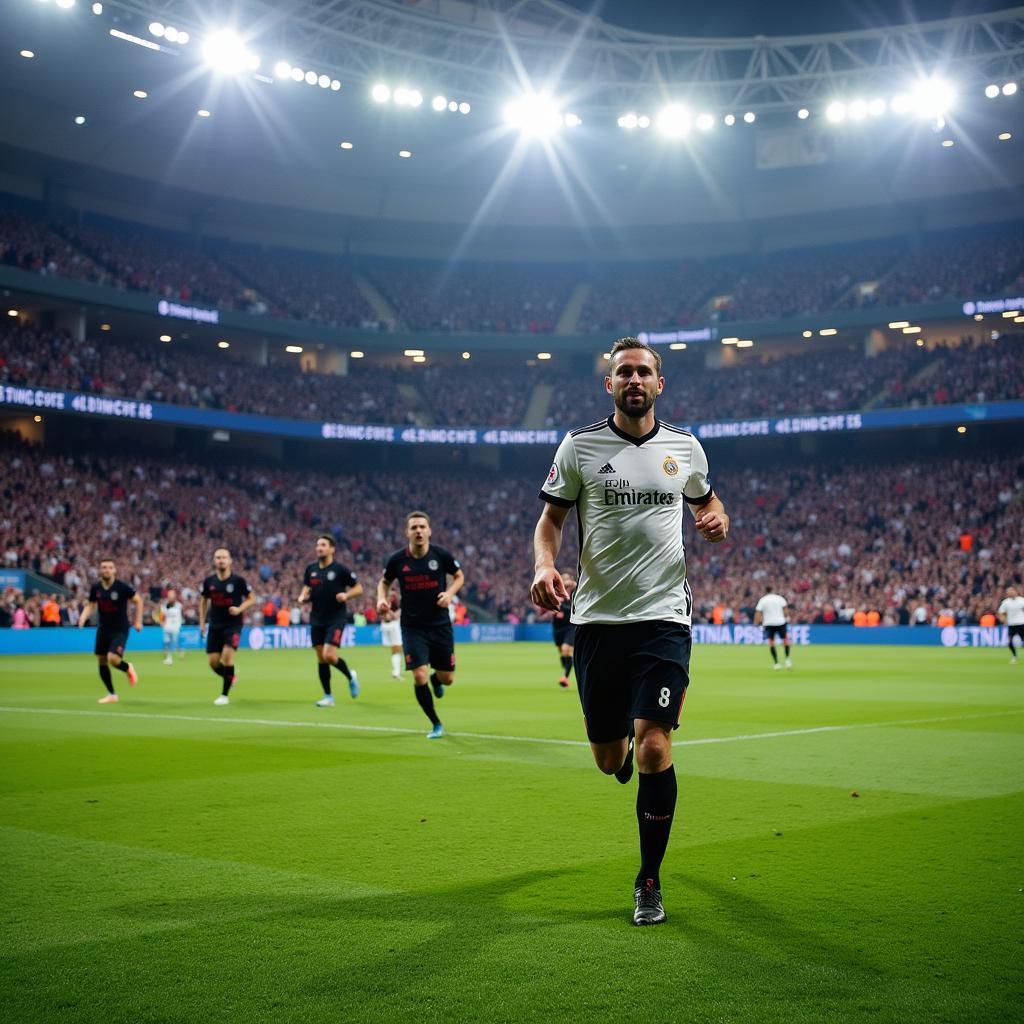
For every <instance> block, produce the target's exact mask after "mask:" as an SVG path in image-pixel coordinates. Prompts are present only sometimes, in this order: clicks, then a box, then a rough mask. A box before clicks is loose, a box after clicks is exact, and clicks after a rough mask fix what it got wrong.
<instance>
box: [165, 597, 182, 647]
mask: <svg viewBox="0 0 1024 1024" xmlns="http://www.w3.org/2000/svg"><path fill="white" fill-rule="evenodd" d="M181 621H182V608H181V602H180V601H179V600H178V595H177V594H176V593H175V592H174V591H173V590H168V591H167V596H166V597H165V598H164V600H163V603H162V604H161V605H160V625H161V627H162V628H163V633H164V664H165V665H173V664H174V658H173V657H172V655H174V654H176V655H178V657H179V658H180V657H181Z"/></svg>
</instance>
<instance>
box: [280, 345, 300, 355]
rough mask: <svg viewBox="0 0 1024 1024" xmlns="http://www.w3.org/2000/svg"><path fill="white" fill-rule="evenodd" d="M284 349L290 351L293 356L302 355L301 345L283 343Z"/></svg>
mask: <svg viewBox="0 0 1024 1024" xmlns="http://www.w3.org/2000/svg"><path fill="white" fill-rule="evenodd" d="M284 350H285V352H288V353H290V354H291V355H293V356H300V355H302V346H301V345H285V347H284Z"/></svg>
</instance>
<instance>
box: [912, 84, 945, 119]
mask: <svg viewBox="0 0 1024 1024" xmlns="http://www.w3.org/2000/svg"><path fill="white" fill-rule="evenodd" d="M955 95H956V94H955V93H954V91H953V87H952V86H951V85H950V84H949V83H948V82H945V81H943V80H942V79H941V78H927V79H924V80H923V81H920V82H918V83H917V84H916V85H915V86H914V88H913V89H911V91H910V104H911V109H912V110H913V112H914V114H916V115H917V116H918V117H925V118H929V119H933V120H937V119H938V118H941V117H942V115H943V114H945V113H946V111H947V110H949V108H950V107H951V106H952V105H953V100H954V98H955Z"/></svg>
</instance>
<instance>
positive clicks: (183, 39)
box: [178, 29, 192, 46]
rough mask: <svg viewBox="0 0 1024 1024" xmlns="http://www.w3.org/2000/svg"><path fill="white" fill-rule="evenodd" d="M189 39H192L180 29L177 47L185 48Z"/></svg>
mask: <svg viewBox="0 0 1024 1024" xmlns="http://www.w3.org/2000/svg"><path fill="white" fill-rule="evenodd" d="M191 38H192V37H191V36H190V35H189V34H188V33H187V32H184V31H182V30H181V29H178V45H179V46H187V45H188V41H189V40H190V39H191Z"/></svg>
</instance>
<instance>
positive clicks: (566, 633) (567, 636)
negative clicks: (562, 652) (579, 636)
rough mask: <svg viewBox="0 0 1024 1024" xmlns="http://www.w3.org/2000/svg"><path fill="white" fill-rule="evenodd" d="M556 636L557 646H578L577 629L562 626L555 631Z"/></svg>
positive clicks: (570, 626)
mask: <svg viewBox="0 0 1024 1024" xmlns="http://www.w3.org/2000/svg"><path fill="white" fill-rule="evenodd" d="M554 635H555V646H556V647H561V646H562V644H568V645H569V646H570V647H575V646H576V627H575V626H572V625H569V626H562V627H560V628H559V629H556V630H555V631H554Z"/></svg>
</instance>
